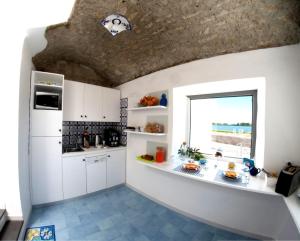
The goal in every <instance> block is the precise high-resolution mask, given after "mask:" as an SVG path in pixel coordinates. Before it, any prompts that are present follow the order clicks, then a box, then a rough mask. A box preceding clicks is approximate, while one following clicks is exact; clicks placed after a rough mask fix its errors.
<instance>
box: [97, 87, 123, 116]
mask: <svg viewBox="0 0 300 241" xmlns="http://www.w3.org/2000/svg"><path fill="white" fill-rule="evenodd" d="M101 105H102V119H101V120H102V121H107V122H120V91H119V90H115V89H110V88H105V87H102V101H101Z"/></svg>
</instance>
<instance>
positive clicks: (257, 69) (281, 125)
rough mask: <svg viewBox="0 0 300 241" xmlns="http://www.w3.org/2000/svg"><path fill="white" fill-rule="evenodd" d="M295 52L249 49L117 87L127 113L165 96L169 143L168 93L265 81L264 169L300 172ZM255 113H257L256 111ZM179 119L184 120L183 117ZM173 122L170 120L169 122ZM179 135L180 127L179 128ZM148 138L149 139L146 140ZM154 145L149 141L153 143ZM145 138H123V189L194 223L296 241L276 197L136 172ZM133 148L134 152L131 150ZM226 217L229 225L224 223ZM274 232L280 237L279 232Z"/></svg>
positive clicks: (139, 116) (298, 48)
mask: <svg viewBox="0 0 300 241" xmlns="http://www.w3.org/2000/svg"><path fill="white" fill-rule="evenodd" d="M299 66H300V45H299V44H298V45H293V46H285V47H280V48H270V49H263V50H255V51H249V52H243V53H238V54H229V55H223V56H218V57H214V58H209V59H204V60H198V61H194V62H191V63H187V64H184V65H179V66H175V67H173V68H169V69H165V70H162V71H158V72H156V73H153V74H150V75H147V76H144V77H141V78H138V79H136V80H133V81H131V82H128V83H126V84H123V85H121V86H119V88H120V90H121V95H122V98H124V97H128V98H129V106H133V105H135V104H136V102H137V101H138V100H139V98H141V97H142V96H144V95H146V94H148V93H149V92H155V91H159V90H165V89H169V90H170V97H169V98H170V99H169V103H170V108H169V129H168V133H169V135H168V138H166V139H160V140H162V141H165V142H168V143H169V145H170V143H172V132H173V131H172V122H173V120H172V103H173V101H172V91H171V90H172V88H174V87H178V86H183V85H189V84H197V83H206V82H212V81H222V80H232V79H245V78H256V77H263V78H264V79H265V82H266V84H265V92H266V93H265V94H266V99H265V109H266V111H265V130H264V135H265V143H264V144H265V148H264V155H263V156H264V166H265V168H267V169H269V170H276V171H279V170H280V169H281V168H282V167H283V166H284V165H285V163H286V162H287V161H288V160H290V161H293V162H294V163H295V164H298V165H300V159H299V154H298V146H299V143H300V135H299V133H300V125H299V123H300V112H299V110H298V109H299V107H298V105H299V103H300V95H299V91H300V79H299V76H300V68H299ZM258 108H259V107H258ZM183 114H184V113H183ZM144 115H145V112H143V113H131V112H129V116H128V125H134V124H137V123H138V124H139V125H142V124H143V122H144V121H145V117H144ZM174 121H176V120H174ZM183 128H184V127H183ZM151 139H152V138H151ZM152 140H153V139H152ZM146 141H147V138H145V137H140V136H128V151H127V183H128V184H129V185H130V186H132V187H134V188H136V189H137V190H139V191H141V192H143V193H145V194H146V195H149V196H150V197H152V198H154V199H156V200H158V201H161V202H163V203H166V204H167V205H170V206H172V207H174V208H177V209H179V210H181V211H184V212H186V213H188V214H190V215H194V216H196V217H198V218H200V219H204V220H206V221H208V222H212V223H216V224H219V225H224V226H227V227H228V228H232V229H238V230H241V231H243V232H250V233H252V234H254V235H262V236H267V237H272V238H280V239H299V233H298V232H297V229H296V226H295V225H294V224H293V225H294V226H289V227H292V230H293V232H291V231H289V232H288V233H287V232H285V231H286V229H284V228H283V227H284V223H283V222H285V221H287V222H290V223H292V221H291V216H290V214H289V212H288V211H287V208H286V205H285V204H284V203H283V202H282V200H279V198H281V197H278V196H277V197H276V196H266V195H264V194H254V193H249V192H242V191H238V190H233V189H228V188H227V189H224V188H220V187H216V186H214V185H211V184H205V183H200V182H196V181H192V180H188V179H185V178H182V177H178V176H175V175H171V174H168V173H163V172H160V171H157V170H153V169H151V168H147V167H145V166H142V165H139V164H138V163H137V162H136V160H135V157H136V156H137V155H139V154H144V153H145V152H146ZM137 143H138V145H137ZM228 215H229V216H233V217H234V218H231V219H230V220H229V219H228ZM276 230H281V231H280V232H279V233H278V231H276Z"/></svg>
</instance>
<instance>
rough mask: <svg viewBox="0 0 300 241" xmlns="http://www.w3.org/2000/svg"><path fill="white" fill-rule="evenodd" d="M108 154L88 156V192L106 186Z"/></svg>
mask: <svg viewBox="0 0 300 241" xmlns="http://www.w3.org/2000/svg"><path fill="white" fill-rule="evenodd" d="M106 160H107V157H106V155H101V156H95V157H87V158H86V174H87V178H86V179H87V192H88V193H91V192H96V191H99V190H101V189H104V188H106Z"/></svg>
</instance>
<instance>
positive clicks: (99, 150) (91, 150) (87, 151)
mask: <svg viewBox="0 0 300 241" xmlns="http://www.w3.org/2000/svg"><path fill="white" fill-rule="evenodd" d="M126 148H127V147H126V146H118V147H109V146H106V147H104V148H103V147H90V148H82V149H83V151H79V152H65V153H63V154H62V157H72V156H81V155H89V154H94V153H96V152H97V153H103V152H111V151H118V150H126Z"/></svg>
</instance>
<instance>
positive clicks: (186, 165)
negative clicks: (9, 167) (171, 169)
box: [182, 163, 200, 171]
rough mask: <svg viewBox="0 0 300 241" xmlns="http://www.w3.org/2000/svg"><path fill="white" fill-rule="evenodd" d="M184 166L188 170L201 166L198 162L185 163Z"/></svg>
mask: <svg viewBox="0 0 300 241" xmlns="http://www.w3.org/2000/svg"><path fill="white" fill-rule="evenodd" d="M182 168H183V169H185V170H188V171H198V170H199V168H200V167H199V165H198V164H196V163H184V164H182Z"/></svg>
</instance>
